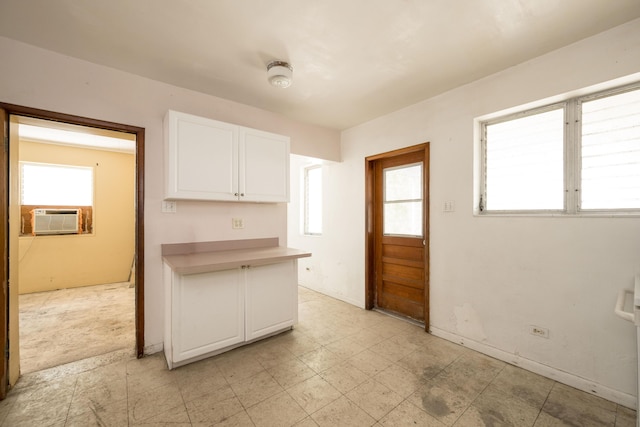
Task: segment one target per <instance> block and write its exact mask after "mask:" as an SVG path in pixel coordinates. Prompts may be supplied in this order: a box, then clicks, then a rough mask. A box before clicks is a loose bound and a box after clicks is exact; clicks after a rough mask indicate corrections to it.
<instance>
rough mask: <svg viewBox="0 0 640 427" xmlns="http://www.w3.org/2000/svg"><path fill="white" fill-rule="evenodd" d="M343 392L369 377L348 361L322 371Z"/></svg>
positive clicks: (326, 378)
mask: <svg viewBox="0 0 640 427" xmlns="http://www.w3.org/2000/svg"><path fill="white" fill-rule="evenodd" d="M320 376H321V377H322V378H324V379H325V380H326V381H327V382H328V383H329V384H331V385H332V386H334V387H335V388H336V389H337V390H338V391H340V392H341V393H347V392H349V391H351V390H353V389H354V388H356V387H357V386H358V385H360V384H362V383H363V382H365V381H366V380H368V379H369V376H368V375H367V374H365V373H364V372H362V371H360V370H359V369H358V368H356V367H355V366H353V365H352V364H350V363H348V362H344V363H341V364H339V365H336V366H333V367H331V368H329V369H327V370H326V371H324V372H321V373H320Z"/></svg>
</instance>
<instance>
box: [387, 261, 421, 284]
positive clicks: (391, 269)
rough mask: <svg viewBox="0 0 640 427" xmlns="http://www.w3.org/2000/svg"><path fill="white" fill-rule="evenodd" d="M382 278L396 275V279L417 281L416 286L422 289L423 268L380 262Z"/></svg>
mask: <svg viewBox="0 0 640 427" xmlns="http://www.w3.org/2000/svg"><path fill="white" fill-rule="evenodd" d="M382 277H383V280H384V279H386V278H387V277H396V278H398V279H409V280H413V281H415V282H416V283H418V286H420V287H422V288H423V289H424V268H423V267H409V266H407V265H402V264H390V263H383V264H382Z"/></svg>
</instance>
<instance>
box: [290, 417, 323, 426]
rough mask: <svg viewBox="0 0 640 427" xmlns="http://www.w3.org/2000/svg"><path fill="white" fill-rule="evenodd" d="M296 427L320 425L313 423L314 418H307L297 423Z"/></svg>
mask: <svg viewBox="0 0 640 427" xmlns="http://www.w3.org/2000/svg"><path fill="white" fill-rule="evenodd" d="M294 427H318V423H316V422H315V421H313V418H311V417H307V418H305V419H304V420H302V421H300V422H297V423H295V424H294Z"/></svg>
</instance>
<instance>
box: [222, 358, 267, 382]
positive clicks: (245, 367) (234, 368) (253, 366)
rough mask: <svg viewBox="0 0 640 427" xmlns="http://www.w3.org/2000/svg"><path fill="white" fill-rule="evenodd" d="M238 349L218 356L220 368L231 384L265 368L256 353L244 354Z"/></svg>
mask: <svg viewBox="0 0 640 427" xmlns="http://www.w3.org/2000/svg"><path fill="white" fill-rule="evenodd" d="M237 350H238V349H236V350H232V351H230V352H229V353H225V354H223V355H220V356H218V357H216V363H217V365H218V368H220V372H221V373H222V375H224V378H225V379H226V380H227V381H228V382H229V384H232V383H235V382H238V381H242V380H245V379H247V378H249V377H252V376H254V375H256V374H258V373H260V372H263V371H264V370H265V369H264V367H263V366H262V364H261V363H260V362H259V361H258V359H256V358H255V356H254V355H252V354H243V353H241V352H239V351H237Z"/></svg>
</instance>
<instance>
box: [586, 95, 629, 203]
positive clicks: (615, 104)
mask: <svg viewBox="0 0 640 427" xmlns="http://www.w3.org/2000/svg"><path fill="white" fill-rule="evenodd" d="M581 147H582V155H581V160H582V168H581V171H582V177H581V178H582V179H581V182H582V188H581V208H582V209H639V208H640V90H633V91H629V92H624V93H619V94H615V95H610V96H607V97H603V98H596V99H592V100H585V101H583V102H582V145H581Z"/></svg>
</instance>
